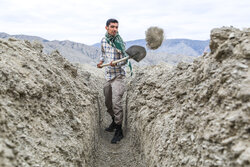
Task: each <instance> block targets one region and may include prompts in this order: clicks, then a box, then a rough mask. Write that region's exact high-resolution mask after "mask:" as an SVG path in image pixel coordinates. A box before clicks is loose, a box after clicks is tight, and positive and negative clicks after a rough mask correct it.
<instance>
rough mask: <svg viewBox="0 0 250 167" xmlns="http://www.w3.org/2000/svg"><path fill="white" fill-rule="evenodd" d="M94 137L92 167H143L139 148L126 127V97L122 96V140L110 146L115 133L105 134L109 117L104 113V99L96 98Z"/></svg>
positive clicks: (125, 95) (109, 120)
mask: <svg viewBox="0 0 250 167" xmlns="http://www.w3.org/2000/svg"><path fill="white" fill-rule="evenodd" d="M96 100H97V105H98V106H97V110H98V111H97V115H96V118H97V119H96V123H97V126H96V127H97V128H96V137H95V150H94V164H93V166H94V167H134V166H138V167H144V164H143V160H142V159H143V157H142V155H141V153H140V146H139V145H138V142H135V138H134V136H133V134H132V133H130V128H129V127H128V114H127V111H128V110H127V106H128V96H127V93H125V94H124V96H123V124H122V129H123V134H124V138H123V139H122V140H121V141H120V142H119V143H117V144H111V139H112V138H113V135H114V133H115V132H106V131H105V128H106V127H107V126H108V125H109V124H110V122H111V117H110V116H109V114H108V113H107V112H106V107H105V105H104V102H103V100H104V97H97V99H96Z"/></svg>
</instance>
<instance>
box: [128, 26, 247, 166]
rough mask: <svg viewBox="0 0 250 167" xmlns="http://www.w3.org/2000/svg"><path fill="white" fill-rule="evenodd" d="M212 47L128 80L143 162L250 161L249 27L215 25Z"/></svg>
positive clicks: (229, 163)
mask: <svg viewBox="0 0 250 167" xmlns="http://www.w3.org/2000/svg"><path fill="white" fill-rule="evenodd" d="M210 48H211V53H207V54H204V55H203V56H202V57H199V58H198V59H196V60H195V61H194V62H193V63H191V64H188V63H179V64H178V65H177V67H169V66H168V65H164V64H162V65H157V66H154V67H146V68H144V69H140V71H138V72H137V73H136V76H135V77H134V79H133V80H131V82H130V85H129V91H128V97H129V101H128V104H129V106H128V118H129V119H128V125H129V126H130V129H131V131H132V132H131V133H132V134H134V135H135V138H138V140H139V143H140V145H141V150H142V154H143V155H144V157H145V161H144V163H145V165H146V166H225V167H229V166H232V167H233V166H234V167H235V166H250V69H249V68H250V61H249V60H250V29H246V30H244V31H240V30H238V29H235V28H229V27H224V28H221V29H213V30H212V32H211V43H210Z"/></svg>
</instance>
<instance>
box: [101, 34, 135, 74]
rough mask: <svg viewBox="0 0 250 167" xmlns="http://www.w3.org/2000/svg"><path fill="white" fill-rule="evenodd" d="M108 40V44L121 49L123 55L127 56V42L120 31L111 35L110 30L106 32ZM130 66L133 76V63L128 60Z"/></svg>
mask: <svg viewBox="0 0 250 167" xmlns="http://www.w3.org/2000/svg"><path fill="white" fill-rule="evenodd" d="M105 37H106V40H107V42H108V44H110V45H111V46H113V47H114V48H116V49H118V50H120V51H121V53H122V57H127V56H128V54H127V53H126V52H125V49H126V48H125V42H124V41H123V39H122V37H121V36H120V35H119V33H118V32H117V33H116V35H115V36H112V35H109V33H108V32H106V34H105ZM127 63H128V66H129V68H130V73H131V76H132V75H133V72H132V65H131V63H130V61H128V60H127Z"/></svg>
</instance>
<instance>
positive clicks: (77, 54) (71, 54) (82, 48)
mask: <svg viewBox="0 0 250 167" xmlns="http://www.w3.org/2000/svg"><path fill="white" fill-rule="evenodd" d="M9 37H14V38H17V39H22V40H29V41H39V42H41V43H42V44H43V46H44V49H43V51H44V52H45V53H50V52H51V51H53V50H58V51H59V52H60V53H61V54H62V56H64V57H65V58H66V59H68V60H69V61H71V62H80V63H88V64H92V65H95V64H96V62H98V59H99V55H100V54H101V52H100V49H99V48H96V47H93V46H88V45H85V44H81V43H76V42H72V41H68V40H65V41H58V40H54V41H49V40H46V39H43V38H40V37H37V36H28V35H9V34H6V33H0V38H9Z"/></svg>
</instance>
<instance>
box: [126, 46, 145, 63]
mask: <svg viewBox="0 0 250 167" xmlns="http://www.w3.org/2000/svg"><path fill="white" fill-rule="evenodd" d="M125 52H126V53H127V54H128V55H129V57H130V58H132V59H134V60H135V61H137V62H139V61H141V60H142V59H143V58H144V57H145V56H146V54H147V52H146V49H145V48H144V47H142V46H139V45H133V46H130V47H129V48H128V49H127V50H126V51H125Z"/></svg>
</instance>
